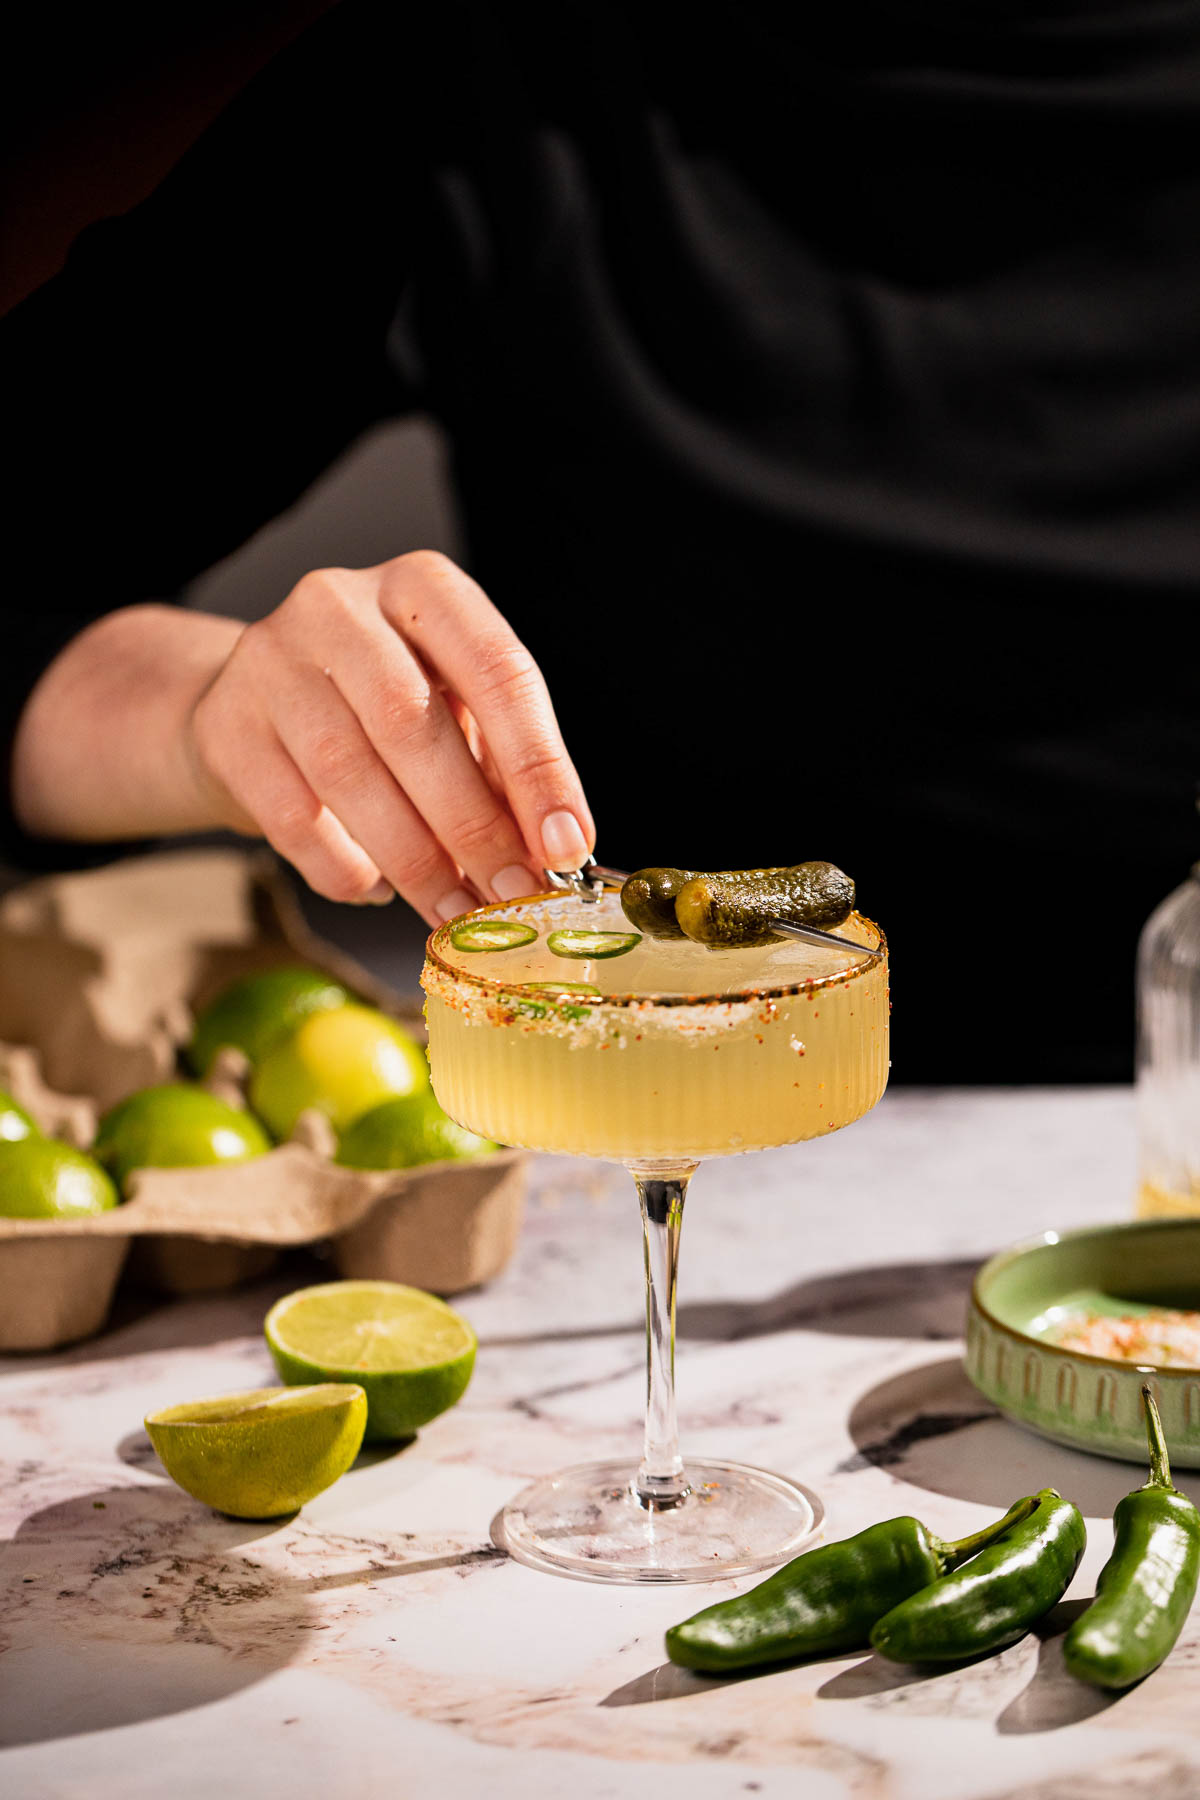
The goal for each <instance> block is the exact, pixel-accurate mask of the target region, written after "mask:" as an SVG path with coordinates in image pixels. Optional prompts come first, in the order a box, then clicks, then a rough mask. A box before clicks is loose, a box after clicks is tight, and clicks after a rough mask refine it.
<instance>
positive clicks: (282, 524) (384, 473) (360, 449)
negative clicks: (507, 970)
mask: <svg viewBox="0 0 1200 1800" xmlns="http://www.w3.org/2000/svg"><path fill="white" fill-rule="evenodd" d="M331 4H332V0H286V3H283V0H257V3H256V4H249V5H248V4H246V3H245V0H240V3H239V0H209V3H208V4H206V5H204V6H196V5H186V4H184V5H179V6H174V7H169V8H164V7H161V6H154V7H150V6H131V5H125V6H119V5H116V6H110V7H106V8H103V9H97V10H96V12H95V14H94V15H92V16H91V17H87V16H81V15H80V14H79V13H77V12H76V11H75V9H73V8H71V9H68V8H65V7H61V6H54V5H50V6H47V7H45V8H43V9H41V10H39V11H38V13H37V14H36V16H31V17H28V18H26V19H24V20H23V21H22V22H21V23H20V24H19V25H17V26H16V27H13V28H12V31H11V36H10V38H9V50H10V55H9V59H8V75H7V78H6V82H5V90H6V91H5V93H4V104H3V107H2V108H0V113H2V117H0V217H2V219H3V231H2V233H0V312H7V311H8V310H9V308H10V307H12V306H14V305H16V303H17V302H18V301H19V300H21V299H22V298H23V297H24V296H25V295H26V294H28V293H30V292H32V290H33V289H34V288H36V287H38V286H40V285H41V283H42V282H44V281H47V280H49V279H50V277H51V276H53V275H54V274H55V273H56V272H57V271H58V270H59V269H60V268H61V267H62V265H63V262H64V261H65V259H66V256H67V253H68V251H69V250H70V247H71V245H72V243H73V242H74V240H75V238H76V237H77V236H78V234H79V233H80V232H81V231H82V230H84V229H85V227H86V226H88V225H90V224H92V223H93V222H95V221H96V220H99V219H103V218H109V217H112V216H114V215H115V214H118V213H122V212H125V211H127V210H128V209H129V208H130V207H133V206H135V205H137V203H138V202H139V201H140V200H142V199H144V198H145V196H146V195H147V194H149V193H150V192H151V191H152V190H153V188H154V187H155V186H156V185H157V184H158V182H160V181H161V180H162V178H163V177H164V175H166V173H167V172H168V170H169V169H170V168H171V167H172V166H173V164H174V163H175V162H177V161H178V159H179V157H180V156H182V155H183V153H184V152H185V151H186V150H187V148H188V146H189V145H190V144H191V143H193V142H194V140H195V139H196V138H197V137H198V136H199V135H200V133H201V132H202V131H203V130H204V129H205V127H206V126H207V125H208V124H209V123H210V122H211V121H212V120H213V119H214V118H215V117H216V115H217V114H218V113H219V112H220V111H221V109H222V108H223V107H224V106H226V105H227V104H228V103H229V101H230V100H232V99H233V98H234V96H235V95H236V94H237V93H238V92H239V91H240V89H241V88H242V87H244V86H245V84H246V83H247V82H248V81H249V80H250V79H251V77H252V76H253V75H254V74H255V73H256V71H257V70H258V69H260V68H261V67H262V66H263V65H264V64H265V63H266V62H267V61H268V60H269V59H270V58H271V57H272V56H274V55H275V54H276V53H277V52H278V51H279V50H281V49H282V48H283V47H284V46H285V45H286V44H287V43H289V42H290V41H291V39H292V38H293V37H295V36H296V35H298V33H299V32H301V31H302V30H303V29H304V28H305V27H306V26H307V25H308V24H310V23H311V22H312V21H313V20H314V19H316V18H318V17H319V16H320V15H321V14H322V13H324V12H326V11H327V10H328V8H329V6H330V5H331ZM461 547H462V538H461V532H460V529H459V525H458V521H457V517H456V514H455V500H454V494H453V491H452V488H451V484H450V481H449V478H448V475H447V469H446V457H445V448H444V443H443V440H442V437H441V434H440V433H439V431H438V429H437V427H436V426H435V425H434V423H433V421H432V420H429V419H426V418H417V419H408V420H402V421H397V422H395V423H394V424H390V425H385V426H382V427H380V428H379V429H377V430H374V431H372V432H369V433H368V434H367V435H366V436H365V437H364V438H363V439H362V440H361V442H360V443H358V444H356V445H355V446H353V447H352V449H351V450H350V451H349V452H348V453H347V454H346V455H345V456H344V457H342V458H341V459H340V460H339V461H338V462H337V463H336V464H335V465H334V466H333V467H332V468H331V469H330V470H329V471H328V473H327V474H326V475H325V476H324V477H323V478H322V479H321V480H320V481H319V482H317V483H316V484H315V485H314V487H313V488H312V489H311V490H310V491H309V493H308V494H306V495H305V496H303V498H302V499H301V501H300V503H299V504H298V505H297V506H295V507H294V508H292V509H291V510H290V511H289V512H288V513H286V514H285V515H284V516H283V517H282V518H280V519H278V520H276V521H273V522H272V523H271V524H270V525H268V526H266V527H265V528H264V529H263V530H262V531H261V532H259V533H258V534H257V535H256V536H255V537H254V538H253V539H251V541H250V542H249V543H248V544H246V545H245V546H244V547H243V548H242V549H241V550H240V551H238V552H237V554H236V555H234V556H231V557H229V558H228V559H227V560H226V561H225V562H223V563H221V564H219V565H218V566H217V567H216V568H214V569H212V570H211V571H209V572H208V573H207V574H205V575H204V576H203V577H201V579H200V580H198V581H197V582H195V583H194V584H193V585H192V587H191V589H190V590H189V591H188V594H187V600H188V603H189V604H191V605H193V606H196V607H198V608H200V609H202V610H204V611H207V612H216V613H223V614H226V615H228V616H231V617H235V618H254V617H258V616H260V615H261V614H262V613H265V612H268V611H270V609H271V608H272V607H273V606H275V605H277V604H278V602H279V601H280V600H281V599H283V597H284V596H285V594H286V593H287V592H288V590H289V589H290V588H291V587H292V586H293V585H294V583H295V582H296V581H297V580H298V579H299V578H300V576H301V575H303V574H304V573H305V571H306V570H308V569H311V568H314V567H320V566H321V565H323V564H339V565H343V566H350V567H354V566H356V565H359V566H365V565H369V564H371V563H375V562H379V561H382V560H383V559H384V558H385V557H388V556H395V555H398V554H399V553H400V552H402V551H404V550H411V549H416V548H434V549H439V550H444V551H445V552H446V553H447V554H448V555H452V556H456V555H459V554H460V553H461ZM2 874H3V872H0V876H2ZM13 878H14V875H13V874H10V875H9V876H8V877H7V879H8V880H9V881H11V880H12V879H13ZM295 886H296V890H297V893H298V894H299V896H300V898H301V901H302V903H303V905H304V908H305V911H306V912H307V914H308V916H309V919H310V922H311V923H312V924H313V925H314V926H315V927H316V928H317V929H318V930H320V931H321V932H322V933H323V934H324V935H325V936H327V937H329V938H332V939H334V940H335V941H337V942H338V943H340V944H342V945H343V946H344V947H345V948H347V949H349V950H351V951H352V952H353V953H354V954H356V955H358V956H360V957H361V958H362V959H363V960H364V961H366V962H368V963H369V964H370V966H371V967H372V968H373V969H374V970H375V971H376V972H377V973H378V974H379V975H380V976H382V977H383V978H384V979H385V980H388V981H390V982H392V983H393V985H395V986H396V987H398V988H399V989H401V990H402V991H404V992H407V993H410V994H411V993H414V992H415V991H416V988H417V975H418V973H419V969H420V961H421V952H422V947H423V944H424V936H425V926H424V924H423V922H422V921H421V920H420V919H419V918H418V916H417V915H416V914H415V913H413V912H412V911H411V909H410V908H408V907H407V906H405V905H404V904H403V903H402V902H401V903H397V904H394V905H392V906H390V907H387V908H384V909H369V910H366V909H364V910H363V911H359V910H357V909H355V908H351V907H339V906H334V905H332V904H331V903H330V902H328V901H324V900H321V899H320V898H319V897H318V896H316V895H313V894H311V893H310V891H309V890H308V889H307V887H305V886H304V884H303V883H302V882H300V881H298V880H297V881H296V882H295Z"/></svg>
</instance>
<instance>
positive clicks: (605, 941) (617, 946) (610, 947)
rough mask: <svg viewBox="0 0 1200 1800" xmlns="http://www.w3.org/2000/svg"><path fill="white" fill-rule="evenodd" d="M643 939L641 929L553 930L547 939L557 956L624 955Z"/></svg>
mask: <svg viewBox="0 0 1200 1800" xmlns="http://www.w3.org/2000/svg"><path fill="white" fill-rule="evenodd" d="M641 941H642V934H641V932H640V931H552V932H551V933H550V936H549V937H548V938H547V939H546V942H547V944H548V945H549V947H550V949H551V950H553V952H554V954H555V956H578V957H582V956H624V955H625V953H626V952H627V951H629V950H632V949H633V948H634V946H635V945H637V944H640V943H641Z"/></svg>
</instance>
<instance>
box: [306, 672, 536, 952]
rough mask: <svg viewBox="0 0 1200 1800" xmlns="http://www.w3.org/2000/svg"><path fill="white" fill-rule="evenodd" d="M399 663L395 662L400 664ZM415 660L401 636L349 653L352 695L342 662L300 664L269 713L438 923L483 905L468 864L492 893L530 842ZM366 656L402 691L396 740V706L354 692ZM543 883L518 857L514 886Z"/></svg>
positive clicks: (383, 863) (342, 812)
mask: <svg viewBox="0 0 1200 1800" xmlns="http://www.w3.org/2000/svg"><path fill="white" fill-rule="evenodd" d="M385 652H389V653H390V656H385ZM389 661H390V663H391V664H392V665H394V666H393V667H392V668H391V669H390V670H389V668H388V666H387V664H388V662H389ZM407 661H408V667H407V668H406V667H405V662H406V659H405V656H404V652H403V648H402V646H400V645H398V644H395V645H393V644H392V643H385V645H383V646H376V647H375V650H374V653H373V655H372V656H371V657H370V658H365V657H363V656H354V657H351V658H350V659H349V676H348V685H349V686H350V688H351V693H350V694H349V696H343V694H342V693H341V692H340V691H339V688H338V686H337V685H336V676H337V674H338V673H339V671H337V670H331V671H330V674H329V675H328V676H327V675H325V674H324V673H322V672H320V671H318V670H316V669H315V668H313V667H312V666H311V665H303V664H296V665H294V666H292V667H291V668H290V669H289V670H288V671H287V679H286V680H285V681H282V682H279V683H277V685H276V688H275V691H274V693H273V695H272V700H271V711H272V719H273V722H274V724H275V728H276V731H277V732H278V734H279V737H280V739H281V741H282V742H283V744H284V746H285V748H286V749H287V750H288V752H289V753H290V755H291V756H292V758H293V760H294V761H295V763H296V766H297V767H298V768H299V770H300V772H301V773H302V774H303V776H304V778H305V780H306V781H307V782H308V784H309V786H310V787H311V788H312V790H313V792H314V793H316V794H317V795H318V796H319V798H320V799H321V800H322V801H324V803H325V805H326V806H327V807H328V808H329V809H330V811H331V812H332V813H334V814H335V815H336V817H337V818H338V819H340V820H341V822H342V823H343V824H344V825H345V827H346V829H347V830H348V832H349V833H350V835H351V836H352V837H353V838H354V839H355V840H356V842H358V843H359V844H361V845H362V846H363V848H364V849H365V850H366V851H367V853H368V855H369V856H370V857H371V859H372V861H373V862H375V863H376V864H377V865H378V867H379V868H380V869H381V870H382V872H383V874H384V875H385V876H386V878H387V880H388V881H390V882H391V884H392V886H393V887H394V888H395V889H396V891H397V892H398V893H400V894H403V896H404V898H405V899H406V900H408V901H409V902H410V903H411V904H412V905H413V906H415V907H416V908H417V910H418V911H419V912H421V913H422V914H423V915H424V916H425V917H426V918H427V919H429V920H430V921H431V923H436V922H437V921H438V920H440V919H442V918H448V917H451V916H452V915H453V914H455V913H460V912H465V911H467V910H469V908H471V907H473V906H474V905H475V904H476V899H475V896H474V895H473V894H471V893H469V892H468V891H467V890H466V888H465V886H464V881H463V875H462V874H460V869H462V870H464V871H465V873H466V876H467V878H468V879H469V880H471V881H472V882H474V883H475V885H476V887H477V888H478V889H479V890H480V891H481V892H486V891H487V890H488V886H489V882H491V881H494V879H495V877H496V876H497V873H498V872H499V873H500V874H502V873H503V870H504V869H505V868H506V867H509V866H510V865H519V864H520V861H521V858H522V856H523V847H522V844H521V840H520V836H519V834H518V832H517V830H516V827H515V825H514V824H513V821H512V819H511V818H510V817H508V815H507V814H506V812H505V811H504V809H503V806H502V805H501V803H500V802H498V800H497V798H496V796H495V795H494V794H493V792H492V790H491V789H490V788H489V787H488V786H487V783H486V782H485V781H484V779H483V776H482V775H481V773H480V771H479V768H478V766H477V765H476V763H475V762H474V759H473V758H472V756H471V753H470V750H469V748H468V746H467V744H466V741H465V739H464V738H463V736H462V733H461V731H460V730H459V728H458V725H457V724H456V723H455V721H454V719H453V717H452V716H451V714H450V712H449V709H448V708H447V707H446V706H445V704H444V702H443V701H442V700H441V698H440V696H437V695H432V694H430V693H429V692H428V686H427V680H426V678H425V677H424V675H423V674H422V672H421V671H420V670H418V669H417V668H416V666H415V664H412V663H411V659H407ZM368 663H369V664H370V665H371V666H373V668H374V670H375V677H374V682H373V685H374V686H376V687H379V688H382V689H383V690H385V691H386V692H388V693H389V694H392V695H395V694H396V693H397V691H399V692H400V693H401V694H402V695H403V702H402V703H397V704H396V705H395V708H394V712H395V716H396V717H398V718H399V719H400V720H401V721H403V726H402V729H398V730H397V731H396V737H397V739H401V740H402V742H400V743H399V744H396V743H389V731H388V726H389V722H390V720H391V717H392V715H391V713H389V712H388V711H387V710H386V709H384V708H382V707H380V706H379V705H378V704H377V703H376V702H375V701H373V700H370V699H367V698H365V697H364V696H363V695H362V694H358V693H356V692H355V691H354V689H355V687H356V678H357V677H358V676H359V674H360V672H361V670H362V669H363V667H364V666H365V665H367V664H368ZM389 674H390V676H391V679H389ZM423 683H424V684H425V688H426V691H425V694H424V698H423V700H422V697H421V693H420V687H421V684H423ZM406 690H407V691H406ZM442 714H444V715H445V718H444V720H442V719H441V715H442ZM429 715H432V717H433V721H434V722H432V723H423V724H422V725H421V726H420V728H419V730H418V728H417V727H416V726H414V724H413V721H414V720H417V719H420V720H423V721H424V720H426V719H427V718H428V717H429ZM417 736H419V738H420V739H421V741H422V743H424V742H425V740H426V738H428V740H429V744H430V748H429V751H428V753H427V755H426V756H425V757H424V758H419V757H418V756H417V755H416V754H415V750H414V746H413V744H412V743H411V742H410V739H411V738H413V737H417ZM389 748H390V749H391V750H392V751H393V754H391V755H390V756H389V755H388V754H387V753H388V751H389ZM385 756H387V760H386V761H385ZM397 777H400V779H398V778H397ZM401 779H402V780H403V782H404V786H403V787H402V786H401V785H400V780H401ZM439 784H440V791H439ZM464 821H465V822H466V823H465V824H464ZM468 827H470V830H468ZM471 832H474V833H476V834H477V835H471ZM497 864H499V865H500V868H499V871H498V870H497V866H496V865H497ZM501 885H502V886H503V885H504V884H503V881H501ZM536 885H537V884H536V882H534V881H533V879H532V877H531V876H530V874H529V873H528V871H527V870H525V869H522V868H520V867H519V866H518V867H516V869H515V873H514V876H513V891H514V892H520V893H529V892H530V891H531V889H532V888H533V887H535V886H536Z"/></svg>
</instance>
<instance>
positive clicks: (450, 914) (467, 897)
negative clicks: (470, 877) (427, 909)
mask: <svg viewBox="0 0 1200 1800" xmlns="http://www.w3.org/2000/svg"><path fill="white" fill-rule="evenodd" d="M478 905H479V902H478V900H476V898H475V896H474V894H468V892H467V890H466V888H455V889H454V891H453V893H450V894H443V895H442V898H441V899H440V900H439V901H438V903H437V905H436V906H435V907H434V909H433V910H434V912H435V913H436V914H437V916H438V918H439V919H441V920H442V922H443V923H444V922H445V921H446V920H447V919H457V917H458V915H459V913H465V912H474V911H475V908H476V907H477V906H478Z"/></svg>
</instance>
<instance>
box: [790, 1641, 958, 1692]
mask: <svg viewBox="0 0 1200 1800" xmlns="http://www.w3.org/2000/svg"><path fill="white" fill-rule="evenodd" d="M930 1678H931V1671H930V1670H929V1669H914V1668H910V1667H909V1666H908V1664H906V1663H894V1662H889V1661H888V1659H887V1657H886V1656H877V1655H876V1654H875V1652H874V1651H873V1650H872V1651H871V1653H870V1655H868V1656H864V1657H863V1658H862V1660H861V1661H859V1662H856V1663H851V1665H850V1667H849V1668H848V1669H839V1670H838V1672H837V1674H836V1675H831V1676H830V1678H829V1680H828V1681H826V1682H824V1683H823V1685H822V1686H821V1687H819V1688H818V1689H817V1697H818V1699H821V1700H874V1699H876V1698H877V1697H878V1696H879V1695H880V1694H893V1693H895V1692H896V1690H897V1689H898V1688H906V1687H915V1686H917V1685H918V1684H919V1683H921V1682H925V1681H928V1680H930Z"/></svg>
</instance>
